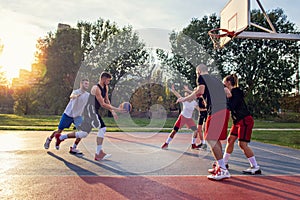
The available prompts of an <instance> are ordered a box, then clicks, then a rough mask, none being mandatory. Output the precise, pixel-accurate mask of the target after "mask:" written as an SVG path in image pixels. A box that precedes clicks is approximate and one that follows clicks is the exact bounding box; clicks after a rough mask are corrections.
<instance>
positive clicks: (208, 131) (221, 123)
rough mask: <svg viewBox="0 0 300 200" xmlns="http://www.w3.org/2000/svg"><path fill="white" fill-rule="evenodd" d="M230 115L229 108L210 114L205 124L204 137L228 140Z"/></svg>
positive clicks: (206, 138)
mask: <svg viewBox="0 0 300 200" xmlns="http://www.w3.org/2000/svg"><path fill="white" fill-rule="evenodd" d="M229 117H230V111H229V110H228V109H224V110H221V111H219V112H217V113H215V114H213V115H209V116H208V117H207V120H206V124H205V133H204V139H205V140H226V138H227V129H228V121H229Z"/></svg>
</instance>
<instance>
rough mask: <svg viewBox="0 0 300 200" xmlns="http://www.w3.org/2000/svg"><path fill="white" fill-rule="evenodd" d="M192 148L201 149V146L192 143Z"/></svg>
mask: <svg viewBox="0 0 300 200" xmlns="http://www.w3.org/2000/svg"><path fill="white" fill-rule="evenodd" d="M191 149H197V150H198V149H199V147H198V145H196V144H192V146H191Z"/></svg>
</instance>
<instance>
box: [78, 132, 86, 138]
mask: <svg viewBox="0 0 300 200" xmlns="http://www.w3.org/2000/svg"><path fill="white" fill-rule="evenodd" d="M87 135H88V133H87V132H85V131H78V132H76V133H75V136H76V138H85V137H86V136H87Z"/></svg>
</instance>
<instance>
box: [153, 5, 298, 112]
mask: <svg viewBox="0 0 300 200" xmlns="http://www.w3.org/2000/svg"><path fill="white" fill-rule="evenodd" d="M268 15H269V16H270V19H271V21H272V22H273V24H274V26H275V28H276V30H277V31H278V32H280V33H281V32H282V33H298V32H297V30H296V27H295V24H293V23H291V22H290V21H288V20H287V16H286V15H285V14H284V12H283V10H282V9H276V10H273V11H270V12H269V13H268ZM251 17H252V21H255V22H256V23H258V24H260V25H263V26H268V24H267V21H266V20H265V18H264V15H263V14H262V13H261V12H260V11H259V10H253V11H252V12H251ZM217 27H219V19H217V17H216V16H215V15H211V16H209V17H208V16H205V17H203V18H202V19H201V20H199V19H193V20H192V21H191V23H190V24H189V25H188V26H187V27H186V28H184V29H183V30H182V31H181V32H179V33H175V32H173V33H172V34H171V36H170V42H171V45H172V55H168V54H167V53H165V52H163V51H159V52H158V55H159V58H160V59H162V60H163V62H164V63H165V64H166V65H168V66H172V67H173V68H174V71H178V72H179V73H180V74H181V75H184V78H186V79H187V80H188V81H189V83H190V84H191V85H192V86H193V87H194V86H195V85H196V84H195V77H196V75H195V72H194V68H195V64H199V63H201V62H202V63H206V64H207V65H208V66H209V67H210V72H211V73H213V72H216V69H217V73H219V74H220V75H221V77H219V78H220V79H222V77H225V76H226V75H228V74H231V73H232V72H235V73H237V75H238V77H239V84H240V87H241V88H242V89H243V90H244V92H245V98H246V101H247V103H248V107H249V109H250V111H251V112H252V114H253V115H254V116H258V117H262V116H267V115H272V114H273V113H274V111H275V110H278V109H279V107H280V103H279V100H280V98H281V96H282V95H283V94H286V93H289V92H291V91H292V89H293V88H295V80H294V79H293V76H294V75H295V74H296V70H297V69H298V66H299V56H300V55H299V45H298V44H297V42H295V41H284V40H268V39H262V40H250V39H234V40H233V41H231V42H230V43H229V44H228V45H227V46H226V47H225V48H224V49H220V50H213V45H212V42H211V41H210V39H209V36H208V34H207V32H208V31H209V30H211V29H213V28H217ZM249 31H258V30H257V29H256V28H255V27H251V28H250V30H249ZM183 36H185V37H190V38H191V40H193V41H195V42H197V43H198V44H199V45H195V47H192V46H193V45H194V44H193V42H192V41H191V40H188V39H185V40H184V41H183V40H182V38H183ZM182 41H183V42H182ZM178 52H179V53H178ZM207 54H208V55H210V56H207Z"/></svg>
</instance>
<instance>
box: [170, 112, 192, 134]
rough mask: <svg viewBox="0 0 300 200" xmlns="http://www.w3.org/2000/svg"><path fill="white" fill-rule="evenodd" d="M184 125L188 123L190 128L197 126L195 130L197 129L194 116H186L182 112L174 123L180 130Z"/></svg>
mask: <svg viewBox="0 0 300 200" xmlns="http://www.w3.org/2000/svg"><path fill="white" fill-rule="evenodd" d="M184 125H186V126H187V127H188V128H192V127H195V130H197V129H196V124H195V122H194V120H193V118H185V117H184V116H183V115H181V114H180V115H179V116H178V119H177V121H176V122H175V124H174V129H176V128H177V130H178V129H180V128H182V127H183V126H184ZM175 127H176V128H175Z"/></svg>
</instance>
